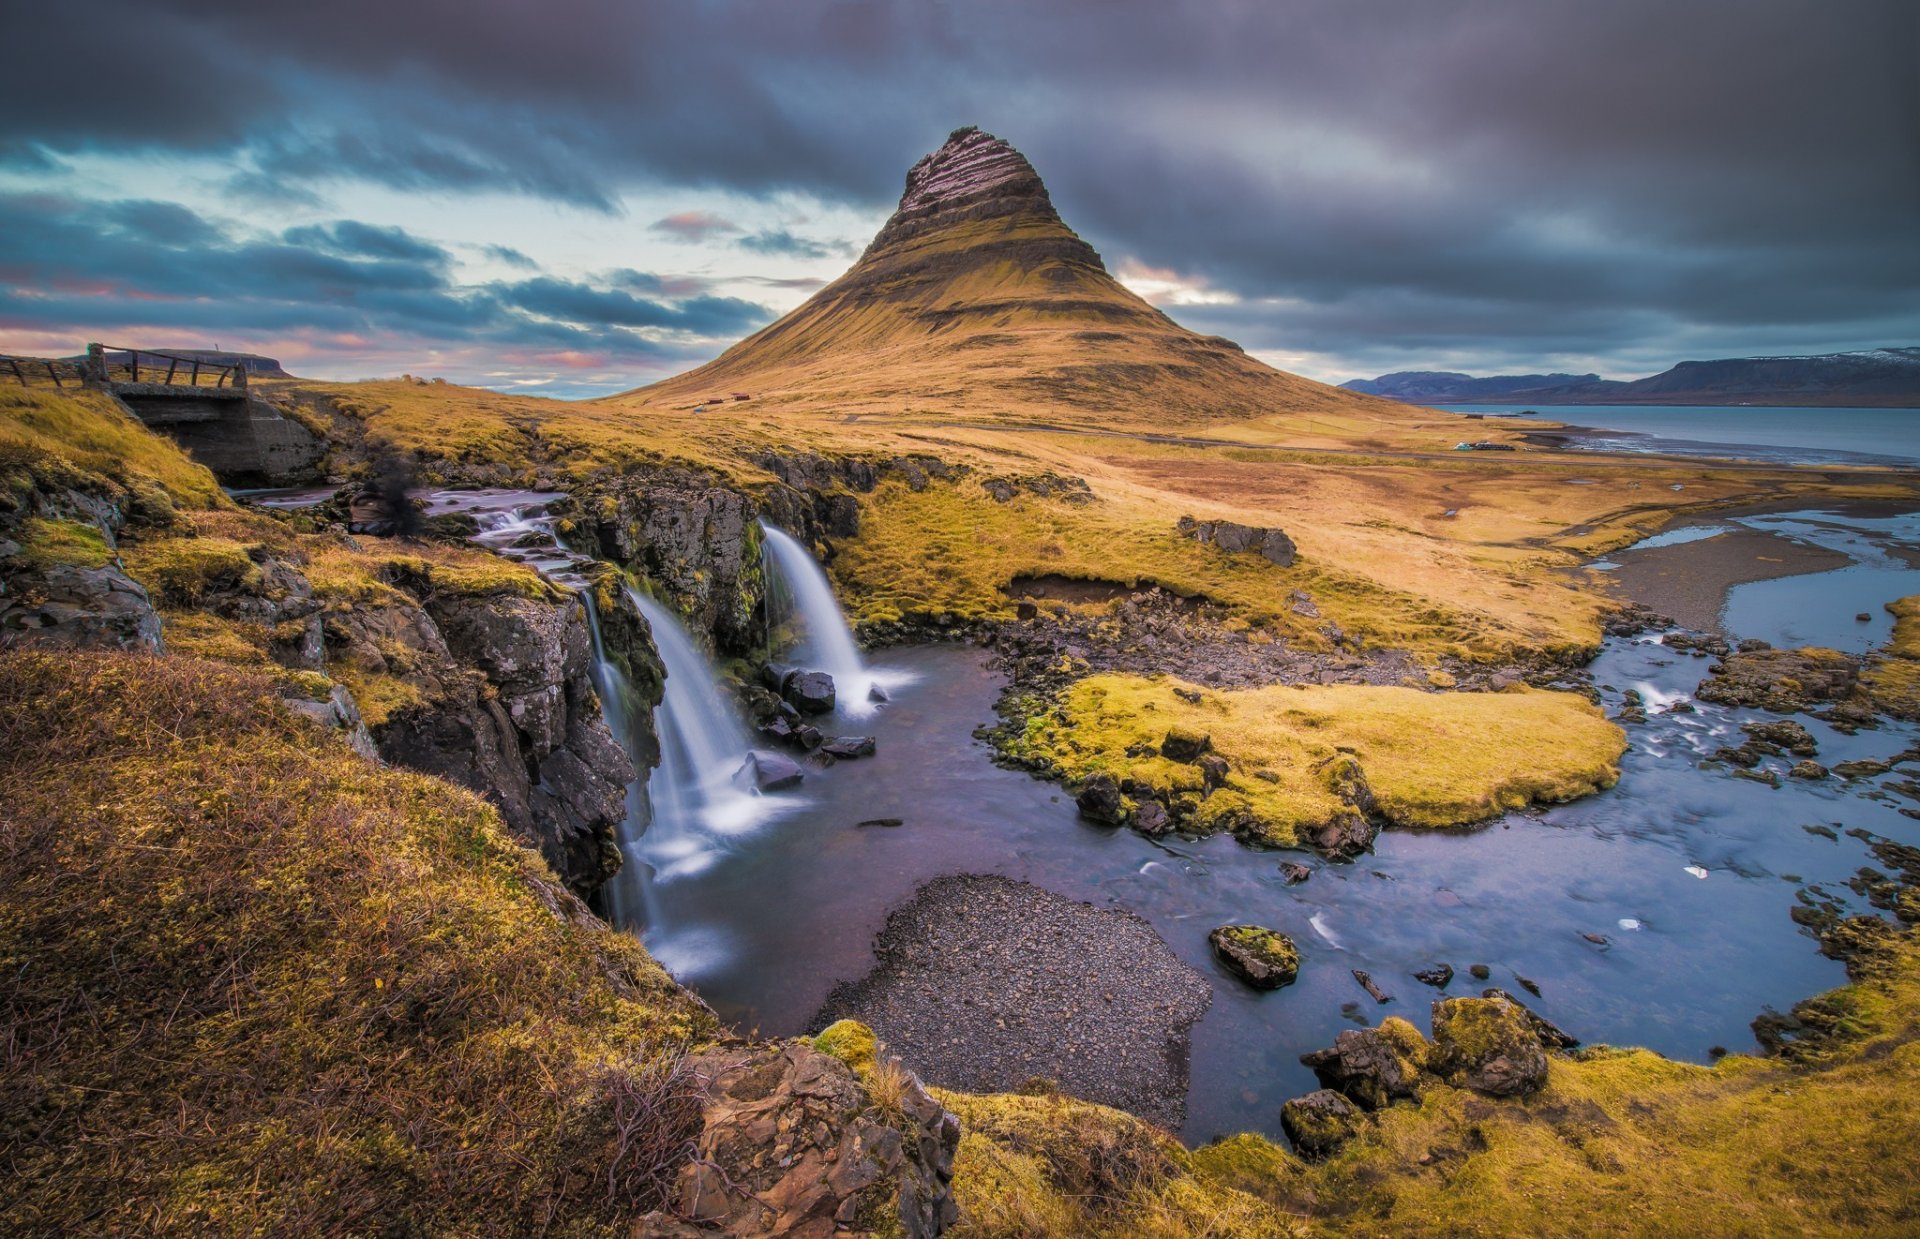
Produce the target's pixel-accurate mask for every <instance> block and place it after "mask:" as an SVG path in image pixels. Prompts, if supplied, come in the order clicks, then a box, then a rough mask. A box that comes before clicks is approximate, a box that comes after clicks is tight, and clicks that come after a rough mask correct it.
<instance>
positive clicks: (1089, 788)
mask: <svg viewBox="0 0 1920 1239" xmlns="http://www.w3.org/2000/svg"><path fill="white" fill-rule="evenodd" d="M1073 802H1074V804H1075V805H1077V806H1079V809H1080V816H1082V817H1085V818H1089V819H1091V820H1093V821H1096V822H1099V823H1100V824H1101V825H1103V826H1118V825H1120V824H1121V823H1122V822H1124V821H1126V818H1127V802H1126V797H1124V796H1122V795H1121V794H1120V785H1119V784H1118V783H1116V782H1114V780H1113V776H1112V775H1109V774H1096V775H1094V776H1093V777H1092V778H1090V779H1088V780H1087V781H1086V783H1085V784H1084V785H1083V786H1082V787H1081V788H1080V794H1079V795H1078V796H1075V797H1074V800H1073Z"/></svg>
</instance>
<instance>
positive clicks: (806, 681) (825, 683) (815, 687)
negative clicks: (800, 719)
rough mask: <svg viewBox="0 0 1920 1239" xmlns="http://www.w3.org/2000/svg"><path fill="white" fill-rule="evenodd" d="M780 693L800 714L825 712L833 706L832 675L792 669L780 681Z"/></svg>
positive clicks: (829, 710)
mask: <svg viewBox="0 0 1920 1239" xmlns="http://www.w3.org/2000/svg"><path fill="white" fill-rule="evenodd" d="M780 695H781V696H782V697H785V698H786V699H787V704H788V705H791V706H792V707H793V708H794V709H796V710H798V711H800V712H801V713H802V714H826V713H829V712H831V711H832V709H833V706H834V689H833V677H832V676H830V675H828V674H827V673H826V672H824V671H792V672H788V673H787V677H786V678H785V679H784V680H782V681H781V683H780Z"/></svg>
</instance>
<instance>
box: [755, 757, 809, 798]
mask: <svg viewBox="0 0 1920 1239" xmlns="http://www.w3.org/2000/svg"><path fill="white" fill-rule="evenodd" d="M740 773H741V774H742V775H744V776H746V778H747V779H749V780H751V785H752V786H753V787H754V788H756V789H758V790H760V791H763V792H780V791H785V790H786V789H787V788H789V787H798V786H800V780H801V779H803V778H805V777H806V772H805V771H803V770H801V769H800V766H799V764H798V763H797V762H795V761H794V760H793V759H792V758H791V757H784V756H782V755H781V754H779V753H774V752H770V751H768V750H766V749H752V750H749V751H748V753H747V761H746V764H745V765H744V766H742V767H741V768H740Z"/></svg>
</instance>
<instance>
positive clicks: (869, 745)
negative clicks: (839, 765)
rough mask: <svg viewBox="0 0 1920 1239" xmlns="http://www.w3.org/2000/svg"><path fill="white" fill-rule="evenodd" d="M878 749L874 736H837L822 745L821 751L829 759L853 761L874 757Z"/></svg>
mask: <svg viewBox="0 0 1920 1239" xmlns="http://www.w3.org/2000/svg"><path fill="white" fill-rule="evenodd" d="M876 748H877V746H876V744H875V742H874V738H873V737H872V736H836V737H835V738H834V739H832V740H829V741H827V742H826V743H825V744H822V745H821V746H820V751H821V752H822V753H825V754H826V755H827V756H828V757H833V758H838V759H839V760H841V761H851V760H853V759H854V758H856V757H872V756H873V755H874V752H875V751H876Z"/></svg>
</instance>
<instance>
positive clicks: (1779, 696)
mask: <svg viewBox="0 0 1920 1239" xmlns="http://www.w3.org/2000/svg"><path fill="white" fill-rule="evenodd" d="M1708 670H1709V671H1710V672H1711V674H1710V675H1709V676H1708V678H1706V679H1704V680H1702V681H1701V682H1700V687H1699V688H1698V689H1697V690H1696V691H1695V693H1694V695H1695V696H1696V697H1698V698H1699V699H1700V700H1702V701H1711V702H1713V703H1714V704H1716V705H1723V706H1745V707H1748V708H1752V709H1761V710H1771V711H1773V712H1774V713H1776V714H1792V713H1794V712H1796V711H1799V710H1807V709H1811V708H1813V707H1814V706H1816V705H1823V704H1826V703H1828V702H1835V701H1842V700H1844V699H1845V698H1847V697H1849V696H1851V695H1852V693H1853V691H1854V688H1855V686H1856V685H1857V684H1858V682H1859V679H1860V667H1859V663H1858V661H1857V660H1856V659H1854V658H1852V657H1850V656H1848V655H1846V654H1842V653H1840V652H1838V651H1836V650H1820V649H1804V650H1749V651H1735V652H1731V653H1728V654H1727V655H1726V656H1725V658H1724V659H1723V660H1722V661H1720V662H1718V663H1715V664H1714V665H1713V666H1712V667H1710V668H1708Z"/></svg>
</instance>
